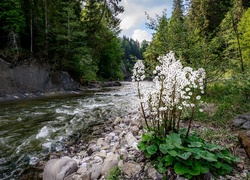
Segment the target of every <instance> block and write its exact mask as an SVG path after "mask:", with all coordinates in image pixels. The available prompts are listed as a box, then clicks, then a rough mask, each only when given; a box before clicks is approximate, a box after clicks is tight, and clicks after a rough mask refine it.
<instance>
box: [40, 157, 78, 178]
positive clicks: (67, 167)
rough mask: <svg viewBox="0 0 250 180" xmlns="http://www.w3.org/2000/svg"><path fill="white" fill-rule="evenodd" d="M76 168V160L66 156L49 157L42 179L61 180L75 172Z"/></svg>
mask: <svg viewBox="0 0 250 180" xmlns="http://www.w3.org/2000/svg"><path fill="white" fill-rule="evenodd" d="M77 169H78V167H77V163H76V161H74V160H72V159H68V158H61V159H51V160H49V161H48V162H47V163H46V166H45V169H44V173H43V179H44V180H61V179H64V178H65V177H66V176H68V175H70V174H72V173H74V172H76V171H77Z"/></svg>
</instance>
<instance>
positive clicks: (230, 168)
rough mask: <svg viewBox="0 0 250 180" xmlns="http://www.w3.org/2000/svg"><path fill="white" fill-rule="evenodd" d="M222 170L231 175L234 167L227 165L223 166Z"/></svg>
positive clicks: (223, 164)
mask: <svg viewBox="0 0 250 180" xmlns="http://www.w3.org/2000/svg"><path fill="white" fill-rule="evenodd" d="M221 168H222V169H223V170H224V171H225V174H227V173H230V172H231V171H232V167H231V166H230V165H228V164H225V163H222V164H221Z"/></svg>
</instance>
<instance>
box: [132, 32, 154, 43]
mask: <svg viewBox="0 0 250 180" xmlns="http://www.w3.org/2000/svg"><path fill="white" fill-rule="evenodd" d="M151 38H152V37H151V34H150V33H149V32H148V31H146V30H142V29H136V30H134V32H133V34H132V39H134V40H135V41H136V40H137V41H139V42H140V43H141V42H142V41H143V40H147V41H150V40H151Z"/></svg>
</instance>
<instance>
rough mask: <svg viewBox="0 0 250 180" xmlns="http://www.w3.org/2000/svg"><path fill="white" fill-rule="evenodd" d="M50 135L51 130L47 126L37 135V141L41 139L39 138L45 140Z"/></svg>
mask: <svg viewBox="0 0 250 180" xmlns="http://www.w3.org/2000/svg"><path fill="white" fill-rule="evenodd" d="M48 135H49V129H48V127H47V126H44V127H43V128H42V129H41V130H40V131H39V133H38V134H37V135H36V139H39V138H44V137H46V136H48Z"/></svg>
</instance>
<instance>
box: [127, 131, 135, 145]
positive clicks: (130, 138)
mask: <svg viewBox="0 0 250 180" xmlns="http://www.w3.org/2000/svg"><path fill="white" fill-rule="evenodd" d="M125 139H126V141H127V143H128V145H129V146H134V144H135V143H136V142H137V139H136V138H135V137H134V135H133V134H132V133H131V132H128V134H127V135H126V136H125Z"/></svg>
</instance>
